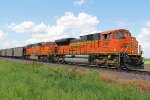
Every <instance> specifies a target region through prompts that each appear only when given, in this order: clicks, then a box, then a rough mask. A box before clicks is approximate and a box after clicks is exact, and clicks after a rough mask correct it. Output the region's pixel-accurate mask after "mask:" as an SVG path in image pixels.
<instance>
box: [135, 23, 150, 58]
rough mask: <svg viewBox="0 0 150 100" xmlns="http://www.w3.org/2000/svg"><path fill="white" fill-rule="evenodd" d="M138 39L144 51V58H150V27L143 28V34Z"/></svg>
mask: <svg viewBox="0 0 150 100" xmlns="http://www.w3.org/2000/svg"><path fill="white" fill-rule="evenodd" d="M146 23H147V22H146ZM146 23H145V25H146ZM137 39H138V41H139V44H141V46H142V49H143V51H144V57H148V58H150V27H147V28H142V29H141V33H140V34H139V35H138V37H137Z"/></svg>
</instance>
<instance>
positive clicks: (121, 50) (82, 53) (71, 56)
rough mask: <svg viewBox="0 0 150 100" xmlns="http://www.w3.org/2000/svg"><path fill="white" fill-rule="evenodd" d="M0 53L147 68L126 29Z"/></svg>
mask: <svg viewBox="0 0 150 100" xmlns="http://www.w3.org/2000/svg"><path fill="white" fill-rule="evenodd" d="M0 56H2V57H14V58H22V59H34V60H39V61H47V62H53V63H70V64H89V65H96V66H99V67H109V68H111V67H115V68H117V69H122V68H126V69H129V70H132V69H143V68H144V63H143V59H142V51H141V46H139V45H138V41H137V40H136V38H135V37H133V36H132V35H131V33H130V32H129V31H128V30H125V29H117V30H110V31H105V32H100V33H95V34H88V35H83V36H80V37H79V38H63V39H59V40H55V42H41V43H35V44H30V45H27V46H24V47H17V48H9V49H2V50H0Z"/></svg>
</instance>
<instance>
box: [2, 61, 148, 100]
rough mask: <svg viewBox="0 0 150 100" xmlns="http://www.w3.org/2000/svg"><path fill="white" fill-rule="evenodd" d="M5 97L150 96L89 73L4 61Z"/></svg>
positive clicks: (143, 99)
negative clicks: (104, 80)
mask: <svg viewBox="0 0 150 100" xmlns="http://www.w3.org/2000/svg"><path fill="white" fill-rule="evenodd" d="M0 99H1V100H8V99H9V100H60V99H61V100H150V94H149V92H141V91H140V90H139V89H138V88H137V87H136V86H133V87H131V86H130V87H128V88H124V87H122V86H120V85H114V84H110V83H107V82H103V81H102V80H100V78H99V75H98V73H97V72H96V71H93V72H92V74H90V75H86V74H81V73H79V72H76V71H75V70H72V71H71V72H70V71H67V70H66V69H65V68H54V67H49V66H48V65H42V66H38V65H36V64H35V65H30V64H29V65H28V64H24V63H16V62H8V61H0Z"/></svg>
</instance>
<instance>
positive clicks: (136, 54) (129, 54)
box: [128, 54, 142, 56]
mask: <svg viewBox="0 0 150 100" xmlns="http://www.w3.org/2000/svg"><path fill="white" fill-rule="evenodd" d="M128 55H129V56H142V54H128Z"/></svg>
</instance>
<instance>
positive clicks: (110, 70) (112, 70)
mask: <svg viewBox="0 0 150 100" xmlns="http://www.w3.org/2000/svg"><path fill="white" fill-rule="evenodd" d="M0 58H1V59H4V60H8V61H16V62H22V61H23V62H33V61H34V62H39V63H43V64H52V65H57V66H60V65H62V66H63V67H66V66H67V67H69V68H71V67H77V68H78V69H79V70H89V69H94V70H97V71H100V72H108V73H113V74H116V75H119V76H122V77H124V75H125V76H126V75H127V74H131V76H133V77H132V79H134V76H135V77H136V78H137V77H138V76H141V77H142V79H143V78H144V79H145V76H146V77H148V78H146V80H150V71H141V70H125V69H122V70H118V69H115V68H106V67H97V66H94V65H93V66H89V65H88V66H86V65H71V64H60V63H59V64H58V63H50V62H41V61H35V60H26V59H15V58H2V57H0ZM137 75H138V76H137ZM131 76H130V75H127V77H131ZM127 79H128V78H127ZM129 79H130V78H129Z"/></svg>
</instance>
